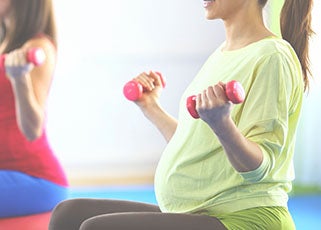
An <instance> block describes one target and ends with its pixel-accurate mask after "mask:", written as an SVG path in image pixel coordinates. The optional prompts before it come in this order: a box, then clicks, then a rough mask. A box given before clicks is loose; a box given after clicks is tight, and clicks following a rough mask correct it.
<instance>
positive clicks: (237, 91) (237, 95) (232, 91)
mask: <svg viewBox="0 0 321 230" xmlns="http://www.w3.org/2000/svg"><path fill="white" fill-rule="evenodd" d="M225 93H226V96H227V98H228V99H229V100H230V101H231V102H232V103H234V104H240V103H242V102H243V101H244V98H245V92H244V89H243V87H242V85H241V83H240V82H238V81H234V80H233V81H230V82H228V83H226V85H225ZM195 99H196V96H195V95H192V96H189V97H188V98H187V100H186V107H187V110H188V112H189V113H190V114H191V116H192V117H193V118H195V119H197V118H199V117H200V116H199V114H198V112H197V111H196V108H195V107H196V101H195Z"/></svg>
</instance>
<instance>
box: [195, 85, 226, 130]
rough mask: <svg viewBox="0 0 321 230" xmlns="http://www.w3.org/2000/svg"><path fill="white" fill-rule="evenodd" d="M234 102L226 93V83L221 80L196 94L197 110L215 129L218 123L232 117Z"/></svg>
mask: <svg viewBox="0 0 321 230" xmlns="http://www.w3.org/2000/svg"><path fill="white" fill-rule="evenodd" d="M231 108H232V103H231V102H230V101H229V100H228V98H227V96H226V93H225V84H224V83H222V82H219V83H218V84H216V85H214V86H210V87H208V88H207V89H206V90H204V91H203V92H202V93H200V94H198V95H197V96H196V110H197V112H198V114H199V116H200V118H201V119H202V120H204V121H205V122H206V123H207V124H208V125H209V126H210V127H212V128H213V129H214V130H215V126H216V124H222V122H223V121H224V120H226V118H229V117H230V114H231Z"/></svg>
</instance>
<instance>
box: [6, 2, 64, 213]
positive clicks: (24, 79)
mask: <svg viewBox="0 0 321 230" xmlns="http://www.w3.org/2000/svg"><path fill="white" fill-rule="evenodd" d="M0 3H1V4H0V20H1V25H2V27H1V36H0V39H1V40H0V52H1V54H2V56H1V63H0V66H1V67H0V191H1V193H0V204H1V205H0V218H3V217H11V216H21V215H28V214H35V213H41V212H47V211H51V210H52V209H53V207H54V206H55V205H56V204H57V203H58V202H60V201H62V200H64V199H66V197H67V179H66V177H65V174H64V171H63V169H62V167H61V165H60V163H59V161H58V160H57V158H56V157H55V155H54V153H53V151H52V149H51V146H50V144H49V142H48V139H47V134H46V128H45V121H46V109H45V108H46V101H47V97H48V94H49V90H50V86H51V82H52V77H53V73H54V69H55V63H56V52H57V47H56V27H55V20H54V14H53V13H54V12H53V6H52V1H51V0H46V1H44V0H23V1H21V0H2V1H1V2H0ZM35 47H39V48H42V49H43V51H44V53H45V56H46V58H45V61H44V63H42V65H40V66H37V67H35V66H34V65H33V64H30V63H27V61H26V53H27V51H28V50H29V49H31V48H35ZM4 54H5V55H4Z"/></svg>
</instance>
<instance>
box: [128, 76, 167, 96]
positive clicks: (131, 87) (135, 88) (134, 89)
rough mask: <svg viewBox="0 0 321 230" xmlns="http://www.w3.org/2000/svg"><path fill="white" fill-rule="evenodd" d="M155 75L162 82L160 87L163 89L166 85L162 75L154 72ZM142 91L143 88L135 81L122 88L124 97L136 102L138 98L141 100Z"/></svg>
mask: <svg viewBox="0 0 321 230" xmlns="http://www.w3.org/2000/svg"><path fill="white" fill-rule="evenodd" d="M155 73H156V74H157V75H159V76H160V79H161V81H162V86H163V88H165V84H166V83H165V80H164V78H163V77H162V74H161V73H159V72H155ZM143 91H144V89H143V86H142V85H141V84H140V83H139V82H137V81H135V80H131V81H129V82H127V83H126V84H125V85H124V88H123V94H124V96H125V97H126V98H127V99H128V100H130V101H136V100H138V99H139V98H141V96H142V95H143Z"/></svg>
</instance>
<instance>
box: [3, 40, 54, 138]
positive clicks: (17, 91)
mask: <svg viewBox="0 0 321 230" xmlns="http://www.w3.org/2000/svg"><path fill="white" fill-rule="evenodd" d="M32 47H41V48H43V49H44V51H45V54H46V60H45V63H43V64H42V65H41V66H39V67H35V68H34V67H33V66H32V65H29V64H27V63H26V60H25V53H26V51H27V50H28V49H29V48H32ZM55 62H56V49H55V47H54V46H53V44H52V43H51V42H50V41H48V40H47V39H43V38H39V39H35V40H31V41H29V42H27V43H26V44H25V45H24V46H23V47H22V48H21V49H18V50H15V51H13V52H11V53H9V54H7V55H6V60H5V66H6V72H7V77H8V79H9V80H10V82H11V84H12V88H13V93H14V97H15V106H16V117H17V124H18V127H19V128H20V130H21V132H22V133H23V134H24V135H25V137H26V138H27V139H28V140H31V141H32V140H35V139H36V138H38V137H39V136H40V135H41V134H42V131H43V124H44V120H45V106H46V101H47V97H48V93H49V89H50V85H51V80H52V75H53V71H54V67H55Z"/></svg>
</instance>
